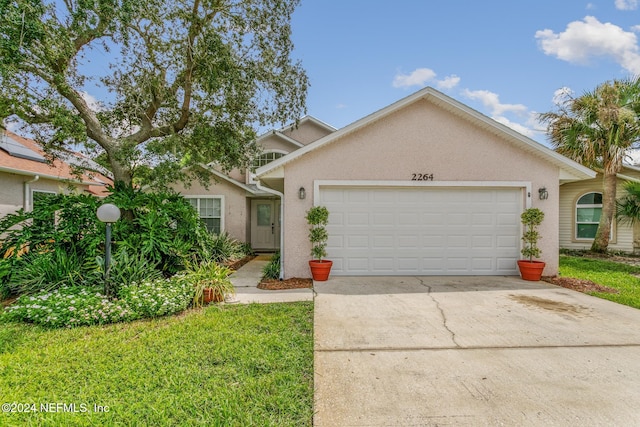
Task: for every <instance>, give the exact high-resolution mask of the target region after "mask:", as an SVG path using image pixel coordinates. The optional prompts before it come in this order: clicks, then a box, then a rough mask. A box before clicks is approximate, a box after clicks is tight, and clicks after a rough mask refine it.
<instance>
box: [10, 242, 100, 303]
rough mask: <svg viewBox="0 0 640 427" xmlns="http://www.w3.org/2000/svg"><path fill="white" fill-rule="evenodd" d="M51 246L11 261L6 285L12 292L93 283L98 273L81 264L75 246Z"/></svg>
mask: <svg viewBox="0 0 640 427" xmlns="http://www.w3.org/2000/svg"><path fill="white" fill-rule="evenodd" d="M70 247H71V248H72V249H71V250H69V251H67V250H65V249H64V248H61V247H60V248H59V247H56V248H53V249H48V250H46V251H35V250H32V251H30V252H29V253H27V254H25V255H22V256H21V257H20V258H17V259H16V260H14V262H13V269H12V270H13V271H12V273H11V276H10V277H9V278H8V280H7V288H8V289H9V290H10V291H11V293H13V294H19V295H21V294H26V295H32V294H35V293H38V292H40V291H45V292H49V291H52V290H54V289H58V288H60V287H62V286H72V285H87V284H89V285H90V284H93V283H95V280H97V279H98V278H99V277H100V275H99V273H97V272H95V271H91V270H90V269H88V268H87V267H86V266H84V265H83V262H82V259H81V256H80V255H79V254H78V252H77V250H75V248H74V247H73V245H71V246H70Z"/></svg>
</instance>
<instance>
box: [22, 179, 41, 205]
mask: <svg viewBox="0 0 640 427" xmlns="http://www.w3.org/2000/svg"><path fill="white" fill-rule="evenodd" d="M39 179H40V175H34V176H33V179H32V180H30V181H25V182H24V203H23V205H24V210H25V211H27V212H29V211H31V209H32V208H33V206H31V203H30V202H31V197H30V196H31V195H30V194H29V190H30V189H31V188H30V186H29V184H32V183H34V182H36V181H37V180H39Z"/></svg>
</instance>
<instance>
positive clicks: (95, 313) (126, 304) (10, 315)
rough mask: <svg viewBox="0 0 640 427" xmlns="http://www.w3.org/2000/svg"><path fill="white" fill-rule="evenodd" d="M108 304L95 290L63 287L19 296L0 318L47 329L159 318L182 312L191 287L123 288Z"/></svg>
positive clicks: (164, 283)
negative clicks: (116, 297)
mask: <svg viewBox="0 0 640 427" xmlns="http://www.w3.org/2000/svg"><path fill="white" fill-rule="evenodd" d="M119 297H120V298H119V299H117V300H111V299H109V298H107V296H106V295H104V294H103V293H102V290H101V289H98V288H96V287H78V286H65V287H61V288H59V289H56V290H54V291H51V292H42V293H40V294H38V295H22V296H21V297H19V298H18V299H17V301H16V302H15V303H14V304H13V305H11V306H9V307H7V309H6V310H5V311H4V312H3V313H2V317H3V318H5V319H6V320H9V321H21V322H29V323H35V324H38V325H42V326H47V327H54V328H59V327H74V326H87V325H100V324H106V323H115V322H124V321H130V320H135V319H140V318H148V317H158V316H164V315H169V314H174V313H179V312H181V311H183V310H185V309H186V308H187V307H188V306H189V303H190V302H191V300H192V298H193V287H191V286H190V285H189V284H188V283H185V282H181V281H179V280H172V279H156V280H153V281H145V282H143V283H140V284H130V285H124V286H122V287H121V288H120V294H119Z"/></svg>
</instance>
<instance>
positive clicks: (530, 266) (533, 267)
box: [518, 259, 546, 282]
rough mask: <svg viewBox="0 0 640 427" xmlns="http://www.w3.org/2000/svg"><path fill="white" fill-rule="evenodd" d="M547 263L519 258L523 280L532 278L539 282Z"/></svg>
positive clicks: (531, 279)
mask: <svg viewBox="0 0 640 427" xmlns="http://www.w3.org/2000/svg"><path fill="white" fill-rule="evenodd" d="M545 265H546V264H545V263H544V262H542V261H527V260H523V259H521V260H519V261H518V268H519V269H520V276H522V280H530V281H532V282H537V281H539V280H540V278H541V277H542V271H543V270H544V267H545Z"/></svg>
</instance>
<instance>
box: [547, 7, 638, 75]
mask: <svg viewBox="0 0 640 427" xmlns="http://www.w3.org/2000/svg"><path fill="white" fill-rule="evenodd" d="M634 3H636V1H635V0H634ZM535 37H536V39H538V43H539V45H540V48H541V49H542V51H543V52H544V53H545V54H547V55H551V56H555V57H557V58H558V59H561V60H563V61H567V62H571V63H576V64H586V63H588V62H589V60H590V59H592V58H594V57H611V58H612V59H613V60H614V61H616V62H617V63H619V64H620V65H621V66H622V67H624V68H625V69H626V70H627V71H630V72H631V73H633V74H640V50H639V48H638V39H637V37H636V35H635V34H634V33H633V32H629V31H624V30H623V29H622V28H620V27H618V26H617V25H614V24H611V23H602V22H600V21H598V20H597V19H596V18H594V17H593V16H586V17H585V18H584V20H583V21H574V22H570V23H569V24H568V25H567V28H566V30H565V31H564V32H562V33H557V34H556V33H554V32H553V30H549V29H545V30H540V31H536V34H535Z"/></svg>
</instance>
